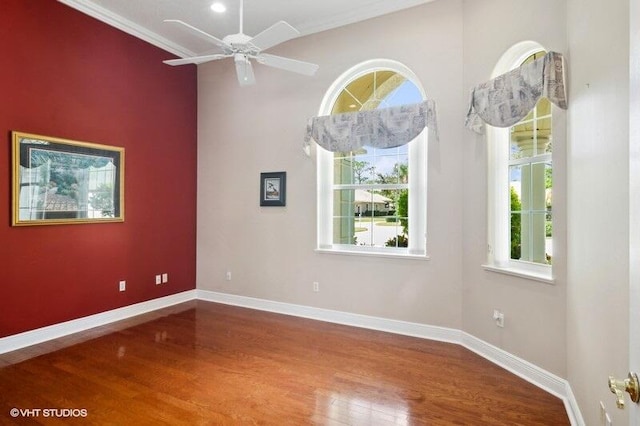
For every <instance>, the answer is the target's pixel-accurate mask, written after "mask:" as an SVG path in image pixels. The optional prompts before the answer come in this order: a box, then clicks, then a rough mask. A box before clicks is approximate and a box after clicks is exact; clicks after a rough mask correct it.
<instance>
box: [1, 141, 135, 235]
mask: <svg viewBox="0 0 640 426" xmlns="http://www.w3.org/2000/svg"><path fill="white" fill-rule="evenodd" d="M11 139H12V157H13V173H12V181H13V192H12V207H13V212H12V225H13V226H25V225H59V224H81V223H99V222H124V148H119V147H114V146H107V145H99V144H95V143H89V142H78V141H72V140H68V139H62V138H56V137H51V136H41V135H34V134H30V133H22V132H17V131H13V132H11Z"/></svg>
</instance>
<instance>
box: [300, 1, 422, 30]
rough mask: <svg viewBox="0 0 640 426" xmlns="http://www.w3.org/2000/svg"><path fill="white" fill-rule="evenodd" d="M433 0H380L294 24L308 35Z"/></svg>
mask: <svg viewBox="0 0 640 426" xmlns="http://www.w3.org/2000/svg"><path fill="white" fill-rule="evenodd" d="M432 1H434V0H394V1H392V2H391V1H388V0H380V1H378V2H377V3H375V4H374V5H372V6H369V7H367V9H366V10H362V9H353V10H348V11H345V12H341V13H337V14H335V15H332V16H329V17H327V18H325V19H322V20H310V21H307V22H304V23H301V24H298V25H296V28H297V29H298V31H300V34H301V35H309V34H313V33H319V32H321V31H326V30H331V29H334V28H338V27H343V26H345V25H350V24H355V23H356V22H360V21H365V20H367V19H372V18H376V17H378V16H382V15H386V14H389V13H393V12H399V11H401V10H403V9H408V8H410V7H414V6H419V5H421V4H425V3H431V2H432Z"/></svg>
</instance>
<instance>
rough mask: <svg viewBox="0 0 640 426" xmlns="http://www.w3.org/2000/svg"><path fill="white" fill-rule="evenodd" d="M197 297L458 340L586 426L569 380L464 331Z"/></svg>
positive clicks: (207, 294)
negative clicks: (555, 399)
mask: <svg viewBox="0 0 640 426" xmlns="http://www.w3.org/2000/svg"><path fill="white" fill-rule="evenodd" d="M197 297H198V299H199V300H206V301H209V302H216V303H223V304H226V305H233V306H240V307H243V308H251V309H257V310H261V311H268V312H275V313H279V314H285V315H293V316H297V317H303V318H310V319H315V320H319V321H325V322H331V323H336V324H343V325H350V326H353V327H360V328H367V329H372V330H378V331H387V332H390V333H396V334H401V335H405V336H412V337H419V338H423V339H429V340H436V341H441V342H448V343H455V344H458V345H461V346H463V347H465V348H467V349H469V350H470V351H472V352H475V353H476V354H478V355H480V356H481V357H483V358H485V359H487V360H489V361H491V362H493V363H494V364H496V365H499V366H500V367H502V368H504V369H506V370H508V371H510V372H511V373H513V374H515V375H517V376H519V377H521V378H522V379H524V380H526V381H528V382H529V383H532V384H533V385H535V386H537V387H539V388H541V389H543V390H545V391H546V392H549V393H550V394H552V395H555V396H557V397H558V398H560V399H561V400H562V401H563V403H564V405H565V409H566V410H567V416H568V417H569V421H570V422H571V424H572V425H574V426H584V424H585V423H584V420H583V419H582V415H581V413H580V409H579V407H578V404H577V401H576V399H575V397H574V395H573V391H572V390H571V386H570V385H569V383H568V382H567V381H566V380H565V379H562V378H560V377H558V376H556V375H555V374H552V373H550V372H548V371H546V370H544V369H542V368H540V367H538V366H536V365H533V364H531V363H530V362H528V361H526V360H524V359H522V358H519V357H517V356H515V355H513V354H510V353H509V352H506V351H504V350H502V349H500V348H498V347H496V346H493V345H491V344H489V343H487V342H485V341H483V340H480V339H478V338H477V337H474V336H472V335H470V334H468V333H465V332H462V331H460V330H456V329H452V328H445V327H436V326H431V325H425V324H418V323H412V322H406V321H398V320H392V319H386V318H379V317H371V316H367V315H359V314H352V313H348V312H341V311H333V310H328V309H322V308H314V307H311V306H303V305H295V304H290V303H282V302H274V301H271V300H265V299H256V298H253V297H246V296H237V295H233V294H228V293H217V292H213V291H207V290H197Z"/></svg>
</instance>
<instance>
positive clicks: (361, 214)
mask: <svg viewBox="0 0 640 426" xmlns="http://www.w3.org/2000/svg"><path fill="white" fill-rule="evenodd" d="M424 99H425V96H424V92H423V90H422V89H421V88H420V86H419V84H418V83H417V78H416V77H415V76H414V75H413V73H411V72H410V70H408V69H407V68H406V67H404V66H403V65H401V64H399V63H397V62H395V61H389V60H375V61H368V62H366V63H363V64H360V65H358V66H356V67H354V68H352V69H351V70H349V71H347V72H346V73H345V74H343V75H342V76H341V77H340V78H339V79H338V80H336V82H335V83H334V85H333V86H332V88H331V89H330V90H329V91H328V92H327V95H326V96H325V100H324V101H323V105H322V107H321V109H320V114H319V115H329V114H339V113H347V112H355V111H367V110H374V109H380V108H388V107H394V106H399V105H403V104H415V103H419V102H422V101H423V100H424ZM426 133H427V132H426V130H425V131H423V133H422V134H420V135H419V136H418V137H417V138H416V139H414V140H413V141H411V142H410V143H409V144H406V145H402V146H399V147H395V148H386V149H380V148H373V147H370V146H364V147H362V148H361V149H359V150H358V151H349V152H329V151H326V150H324V149H322V148H320V147H318V151H317V152H318V156H317V160H318V250H319V251H331V252H342V253H351V254H352V253H363V254H378V255H391V256H407V257H414V256H415V257H422V258H425V257H426V139H427V137H426Z"/></svg>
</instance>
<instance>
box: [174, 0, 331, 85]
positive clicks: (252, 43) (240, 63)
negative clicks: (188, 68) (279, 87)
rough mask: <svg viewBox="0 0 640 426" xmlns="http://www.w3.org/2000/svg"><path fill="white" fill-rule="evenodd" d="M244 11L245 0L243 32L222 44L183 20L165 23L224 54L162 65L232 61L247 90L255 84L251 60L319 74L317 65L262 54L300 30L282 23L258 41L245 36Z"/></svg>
mask: <svg viewBox="0 0 640 426" xmlns="http://www.w3.org/2000/svg"><path fill="white" fill-rule="evenodd" d="M243 10H244V0H240V31H239V32H238V34H230V35H228V36H226V37H225V38H223V39H222V40H220V39H219V38H216V37H214V36H212V35H211V34H208V33H206V32H204V31H202V30H200V29H198V28H195V27H193V26H191V25H189V24H187V23H185V22H182V21H180V20H177V19H166V20H165V21H164V22H167V23H171V24H176V25H179V26H180V28H182V29H184V30H186V31H188V32H189V33H190V34H193V35H195V36H197V37H199V38H201V39H203V40H206V41H208V42H210V43H212V44H214V45H215V46H216V48H217V49H218V50H220V51H221V53H213V54H205V55H201V56H193V57H190V58H184V59H170V60H167V61H163V62H164V63H165V64H167V65H173V66H175V65H185V64H202V63H205V62H209V61H215V60H218V59H224V58H230V57H233V60H234V62H235V65H236V74H237V75H238V82H239V83H240V86H248V85H251V84H255V82H256V79H255V76H254V74H253V67H252V66H251V61H250V59H254V60H255V61H256V62H258V63H259V64H263V65H267V66H270V67H274V68H279V69H282V70H285V71H291V72H295V73H298V74H304V75H309V76H312V75H314V74H315V73H316V71H317V70H318V65H316V64H312V63H310V62H303V61H299V60H296V59H290V58H285V57H282V56H276V55H270V54H268V53H262V52H263V51H264V50H267V49H269V48H271V47H273V46H275V45H277V44H280V43H283V42H285V41H287V40H290V39H292V38H294V37H296V36H298V35H300V32H299V31H298V30H296V29H295V28H293V27H292V26H291V25H289V24H288V23H286V22H285V21H279V22H276V23H275V24H273V25H272V26H270V27H269V28H267V29H266V30H264V31H262V32H261V33H260V34H258V35H256V36H255V37H250V36H248V35H246V34H244V33H243Z"/></svg>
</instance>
